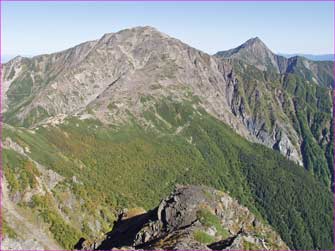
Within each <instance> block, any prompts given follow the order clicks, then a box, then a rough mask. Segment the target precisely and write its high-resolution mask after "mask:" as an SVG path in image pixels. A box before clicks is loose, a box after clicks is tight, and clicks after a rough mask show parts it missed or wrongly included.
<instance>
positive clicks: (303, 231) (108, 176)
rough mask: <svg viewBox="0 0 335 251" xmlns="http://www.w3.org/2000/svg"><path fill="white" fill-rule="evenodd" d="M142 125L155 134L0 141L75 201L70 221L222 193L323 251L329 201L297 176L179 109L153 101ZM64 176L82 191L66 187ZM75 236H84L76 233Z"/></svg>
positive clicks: (273, 155) (107, 132)
mask: <svg viewBox="0 0 335 251" xmlns="http://www.w3.org/2000/svg"><path fill="white" fill-rule="evenodd" d="M156 112H157V113H158V114H159V115H160V118H158V117H157V116H156V115H155V113H156ZM145 116H146V117H147V119H148V120H149V121H151V123H152V124H154V125H155V128H156V129H158V130H159V132H157V131H156V130H143V128H142V127H140V126H138V125H137V124H136V123H135V122H134V121H130V122H129V125H127V126H124V127H122V128H112V127H107V126H102V125H100V124H99V123H98V122H96V121H92V120H84V121H80V120H76V119H71V120H69V121H68V122H67V123H66V124H64V125H61V126H60V127H49V128H40V129H38V130H37V131H36V133H35V134H33V133H31V132H28V131H26V130H24V129H22V130H20V131H21V132H20V133H18V132H14V133H13V132H12V131H11V130H5V131H4V138H5V137H6V136H10V137H11V138H12V139H13V140H14V141H16V142H18V143H19V144H21V145H22V146H28V147H29V149H30V151H31V153H30V156H31V157H32V158H33V159H34V160H36V161H38V162H40V163H41V164H43V165H45V166H46V167H48V168H51V169H53V170H55V171H57V172H58V173H60V174H61V175H63V176H65V177H66V178H67V179H66V181H65V182H64V186H66V187H69V188H70V189H71V190H72V191H73V193H74V194H75V195H76V196H77V197H79V198H81V199H83V201H84V204H83V205H82V207H81V208H79V211H80V212H81V211H85V212H86V213H87V214H89V215H93V216H94V217H97V218H99V217H100V219H101V214H108V213H110V214H111V216H109V217H104V219H108V220H109V222H110V223H111V222H112V220H113V214H115V212H116V210H117V209H118V208H122V207H135V206H142V207H144V208H147V209H149V208H152V207H153V206H155V205H157V203H158V202H159V200H160V199H161V198H162V197H163V196H165V195H167V194H168V193H169V192H170V191H171V190H172V188H173V186H174V185H175V184H176V183H181V184H205V185H209V186H212V187H215V188H217V189H221V190H225V191H229V192H230V194H231V195H232V196H233V197H235V198H238V199H239V200H240V202H241V204H243V205H246V206H248V207H249V208H250V209H251V210H252V211H253V212H254V213H256V214H257V215H261V217H262V218H263V219H265V220H267V221H268V222H269V223H271V225H272V226H273V227H274V228H275V229H276V230H277V231H278V232H279V233H280V234H281V236H282V237H283V239H284V241H285V242H286V243H287V244H288V245H289V246H290V247H291V248H294V249H331V248H332V247H333V244H332V243H333V240H332V236H333V235H332V233H333V228H332V195H331V193H330V192H329V191H327V189H326V188H325V187H324V186H322V185H320V184H319V183H318V182H317V181H316V180H315V179H314V178H313V176H312V175H310V173H308V172H307V171H305V170H304V169H303V168H301V167H299V166H297V165H295V164H293V163H292V162H290V161H287V160H286V159H285V158H284V157H283V156H281V155H280V154H279V153H277V152H274V151H272V150H270V149H268V148H266V147H263V146H260V145H257V144H252V143H249V142H247V141H246V140H244V139H243V138H241V137H240V136H238V135H236V134H235V133H234V132H233V131H232V130H231V129H230V128H228V127H227V126H225V125H224V124H222V123H221V122H219V121H217V120H216V119H214V118H213V117H211V116H209V115H208V114H206V113H205V112H203V111H200V112H199V111H195V110H194V109H193V108H192V106H191V104H189V103H186V102H185V103H183V104H180V103H173V102H171V101H168V100H165V101H162V102H160V103H159V105H157V106H156V107H155V108H153V109H151V110H148V111H147V112H146V114H145ZM162 119H163V120H164V122H162ZM186 125H187V126H186ZM182 126H184V129H182V130H181V131H180V132H179V133H178V134H176V132H177V128H178V127H180V128H181V127H182ZM7 168H12V166H11V164H10V163H9V165H7V166H5V169H7ZM5 173H6V170H5ZM74 175H75V176H76V177H77V178H78V180H79V181H80V182H82V184H80V183H75V182H73V180H72V176H74ZM18 178H19V177H18ZM60 190H61V189H60ZM54 193H55V196H57V194H58V193H59V191H54ZM44 201H45V199H44ZM42 202H43V201H42ZM42 202H40V201H39V204H38V203H35V204H36V205H35V207H34V206H33V208H34V210H37V211H38V210H39V208H40V207H42V206H41V203H42ZM45 203H46V204H47V205H45V206H44V207H47V208H50V205H48V202H45ZM42 205H43V203H42ZM38 212H40V213H41V210H39V211H38ZM46 213H48V211H46ZM74 217H75V216H74V215H73V219H74ZM49 218H50V217H49ZM47 219H48V217H47ZM70 219H71V218H70ZM73 219H72V220H73ZM58 220H59V219H58V218H57V217H56V221H57V222H58ZM49 221H50V220H49ZM64 224H65V223H64ZM82 224H84V223H82ZM74 225H75V224H74ZM51 226H52V223H51ZM65 226H67V225H66V224H65ZM58 227H60V226H58ZM80 228H81V229H80ZM50 229H51V227H50ZM66 229H68V228H66ZM51 231H52V229H51ZM77 231H81V233H82V234H83V235H87V234H89V232H90V231H89V230H87V227H86V226H85V227H83V226H77ZM85 232H87V234H85ZM54 234H57V233H54ZM55 237H56V238H57V236H55ZM71 238H73V237H72V236H71ZM71 238H70V239H68V240H66V242H65V243H62V244H63V246H65V247H69V246H71V244H72V243H71V242H72V239H71Z"/></svg>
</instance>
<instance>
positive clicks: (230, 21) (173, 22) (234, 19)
mask: <svg viewBox="0 0 335 251" xmlns="http://www.w3.org/2000/svg"><path fill="white" fill-rule="evenodd" d="M333 8H334V6H333V2H319V3H317V2H293V3H292V2H268V3H264V2H249V3H248V2H237V3H236V2H235V3H233V2H200V3H199V2H182V3H180V2H179V3H178V2H155V3H153V2H126V3H125V2H123V3H122V2H86V3H85V2H45V3H43V2H28V3H24V2H3V3H2V13H3V14H2V55H7V56H8V55H10V56H13V55H37V54H41V53H51V52H55V51H59V50H63V49H66V48H68V47H71V46H73V45H76V44H78V43H81V42H84V41H87V40H93V39H98V38H100V37H101V36H102V35H103V34H104V33H109V32H115V31H118V30H120V29H123V28H129V27H133V26H140V25H150V26H154V27H156V28H157V29H159V30H161V31H162V32H165V33H167V34H169V35H171V36H173V37H176V38H179V39H181V40H182V41H184V42H186V43H188V44H190V45H192V46H193V47H196V48H198V49H201V50H203V51H205V52H208V53H211V54H212V53H215V52H217V51H219V50H225V49H230V48H232V47H236V46H238V45H239V44H241V43H243V42H244V41H246V40H247V39H249V38H251V37H255V36H258V37H260V38H261V39H262V40H263V41H264V42H265V43H266V44H267V45H268V47H269V48H270V49H272V50H273V51H274V52H281V53H309V54H325V53H332V52H333V43H334V42H333V37H334V35H333V32H334V31H333V30H334V29H333V27H334V17H333Z"/></svg>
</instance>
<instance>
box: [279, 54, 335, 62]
mask: <svg viewBox="0 0 335 251" xmlns="http://www.w3.org/2000/svg"><path fill="white" fill-rule="evenodd" d="M278 55H281V56H283V57H286V58H291V57H295V56H300V57H305V58H307V59H309V60H313V61H334V54H320V55H318V54H299V53H298V54H285V53H278Z"/></svg>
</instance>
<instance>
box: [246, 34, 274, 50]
mask: <svg viewBox="0 0 335 251" xmlns="http://www.w3.org/2000/svg"><path fill="white" fill-rule="evenodd" d="M240 47H241V48H256V49H258V50H264V51H269V52H271V50H270V49H269V48H268V47H267V46H266V44H265V43H264V42H263V41H262V40H261V39H260V38H259V37H254V38H250V39H249V40H247V41H246V42H245V43H244V44H242V45H241V46H240ZM271 53H272V52H271Z"/></svg>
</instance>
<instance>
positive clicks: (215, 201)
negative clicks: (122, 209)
mask: <svg viewBox="0 0 335 251" xmlns="http://www.w3.org/2000/svg"><path fill="white" fill-rule="evenodd" d="M76 248H77V249H83V250H92V249H95V250H110V249H151V250H152V249H165V250H186V249H201V250H224V249H235V250H236V249H245V250H250V249H251V250H275V249H276V250H278V249H279V250H287V249H288V247H287V245H286V244H285V243H284V242H283V241H282V239H281V238H280V236H279V235H278V234H277V233H276V232H274V231H273V230H272V229H271V228H270V227H269V226H267V225H266V224H264V223H262V222H261V221H260V220H258V219H256V217H255V216H254V215H253V214H252V213H251V212H250V211H249V210H248V209H247V208H245V207H243V206H241V205H239V203H238V202H237V201H236V200H234V199H232V198H231V197H230V196H229V195H228V194H226V193H223V192H221V191H217V190H214V189H211V188H208V187H201V186H178V187H177V188H176V189H175V191H174V192H173V193H172V194H171V195H170V196H168V197H167V198H166V199H164V200H162V202H161V203H160V204H159V206H158V207H157V208H155V209H153V210H150V211H148V212H145V213H140V214H138V215H136V214H135V215H134V214H132V215H130V216H129V214H128V215H127V213H124V214H122V215H120V217H119V220H118V221H117V222H116V223H115V225H114V228H113V230H112V231H111V232H109V233H107V234H106V236H105V238H104V239H102V240H94V241H92V240H84V239H81V240H80V241H79V242H78V244H77V246H76Z"/></svg>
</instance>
